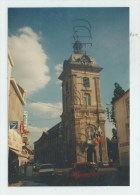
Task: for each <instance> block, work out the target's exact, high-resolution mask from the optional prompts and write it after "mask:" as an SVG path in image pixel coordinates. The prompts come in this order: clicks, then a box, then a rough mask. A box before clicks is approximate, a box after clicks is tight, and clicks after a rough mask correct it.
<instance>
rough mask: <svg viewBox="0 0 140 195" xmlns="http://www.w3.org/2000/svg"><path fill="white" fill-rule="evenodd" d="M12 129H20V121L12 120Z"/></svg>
mask: <svg viewBox="0 0 140 195" xmlns="http://www.w3.org/2000/svg"><path fill="white" fill-rule="evenodd" d="M10 129H18V121H10Z"/></svg>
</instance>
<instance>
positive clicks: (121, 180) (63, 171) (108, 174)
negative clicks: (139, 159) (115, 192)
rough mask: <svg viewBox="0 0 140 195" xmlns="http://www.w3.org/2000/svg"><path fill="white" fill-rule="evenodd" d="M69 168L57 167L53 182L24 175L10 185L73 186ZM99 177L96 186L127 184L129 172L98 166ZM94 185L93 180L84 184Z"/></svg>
mask: <svg viewBox="0 0 140 195" xmlns="http://www.w3.org/2000/svg"><path fill="white" fill-rule="evenodd" d="M70 170H71V168H58V169H56V172H57V173H58V177H56V178H55V180H53V182H52V183H51V182H49V181H48V182H47V181H44V180H42V181H41V180H39V179H38V177H37V176H36V177H35V176H34V175H33V176H32V177H30V178H29V177H24V178H21V179H20V181H19V182H16V183H13V184H10V185H9V186H10V187H18V186H75V185H77V184H75V183H74V182H72V183H71V182H70V181H69V179H68V177H67V176H68V173H69V171H70ZM99 173H100V177H99V180H98V181H96V186H129V174H128V172H123V171H122V170H121V171H120V170H118V169H117V168H113V167H106V168H99ZM78 185H79V186H84V185H83V184H81V185H80V184H78ZM88 185H89V186H95V182H92V180H90V182H87V184H86V186H88Z"/></svg>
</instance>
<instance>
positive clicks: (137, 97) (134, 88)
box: [0, 0, 140, 195]
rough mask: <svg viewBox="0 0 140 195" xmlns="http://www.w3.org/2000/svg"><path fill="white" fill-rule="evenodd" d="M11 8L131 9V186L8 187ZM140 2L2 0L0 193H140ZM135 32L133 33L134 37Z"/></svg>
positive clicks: (7, 194)
mask: <svg viewBox="0 0 140 195" xmlns="http://www.w3.org/2000/svg"><path fill="white" fill-rule="evenodd" d="M10 7H17V8H18V7H19V8H20V7H30V8H31V7H39V8H41V7H58V8H59V7H129V8H130V105H131V108H130V111H131V112H130V140H131V141H130V146H131V147H130V156H131V158H130V165H131V168H130V186H122V187H118V186H113V187H111V186H99V187H94V186H93V187H44V186H43V187H38V186H36V187H8V177H7V164H8V159H7V146H8V145H7V138H8V136H7V129H8V125H7V35H8V29H7V26H8V24H7V19H8V11H7V9H8V8H10ZM139 21H140V1H139V0H112V1H111V0H110V1H106V0H102V1H98V0H86V1H83V0H80V1H78V0H75V1H74V0H67V1H66V0H63V1H62V0H57V1H56V0H36V1H34V0H24V1H22V0H1V2H0V131H1V140H0V194H1V195H9V194H10V195H16V194H20V195H22V194H25V193H31V194H34V195H38V194H40V193H46V194H49V193H50V194H53V195H54V194H61V195H62V194H71V193H79V194H87V193H88V195H90V194H98V193H102V194H104V195H106V194H107V195H110V194H111V195H112V194H113V195H115V194H117V195H118V194H120V195H121V194H122V195H123V194H127V195H132V194H135V195H139V194H140V145H139V143H140V130H139V128H140V119H139V118H140V22H139ZM133 35H134V36H133Z"/></svg>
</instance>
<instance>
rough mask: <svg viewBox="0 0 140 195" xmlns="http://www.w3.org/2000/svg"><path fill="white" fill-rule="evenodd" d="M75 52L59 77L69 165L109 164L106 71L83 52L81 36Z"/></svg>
mask: <svg viewBox="0 0 140 195" xmlns="http://www.w3.org/2000/svg"><path fill="white" fill-rule="evenodd" d="M73 49H74V51H73V54H72V55H71V57H70V58H69V59H68V60H65V61H64V64H63V72H62V73H61V75H60V76H59V79H60V80H61V81H62V98H63V113H62V116H61V117H62V125H63V137H64V139H63V142H64V143H63V144H64V148H65V154H64V155H65V162H68V163H73V162H87V161H88V162H107V161H108V157H107V144H106V136H105V115H104V109H103V107H102V103H101V93H100V71H101V70H102V68H101V67H100V66H99V65H97V64H96V61H95V59H94V58H93V57H91V56H89V55H87V54H86V53H85V52H83V50H82V49H83V43H82V42H81V41H79V38H78V37H77V38H76V40H75V42H74V44H73Z"/></svg>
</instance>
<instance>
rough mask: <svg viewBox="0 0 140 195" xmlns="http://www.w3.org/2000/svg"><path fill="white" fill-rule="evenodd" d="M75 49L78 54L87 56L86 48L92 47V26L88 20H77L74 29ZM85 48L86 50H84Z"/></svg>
mask: <svg viewBox="0 0 140 195" xmlns="http://www.w3.org/2000/svg"><path fill="white" fill-rule="evenodd" d="M73 39H74V41H75V42H74V43H73V49H74V53H76V54H82V53H83V54H86V46H87V45H90V46H92V36H91V26H90V24H89V22H88V21H87V20H84V19H77V20H75V25H74V27H73ZM83 46H84V49H83Z"/></svg>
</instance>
